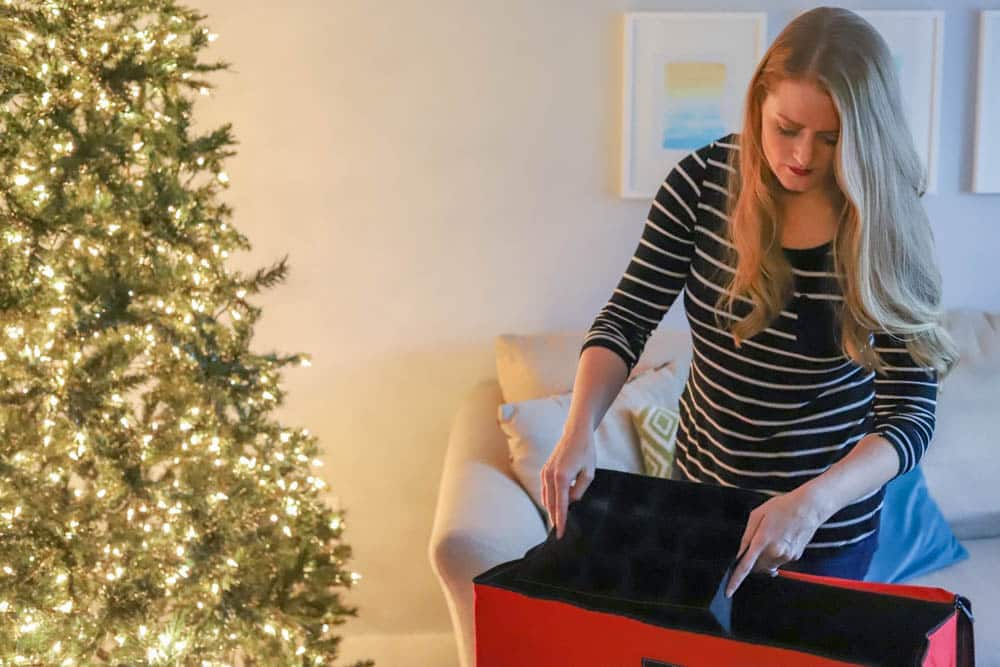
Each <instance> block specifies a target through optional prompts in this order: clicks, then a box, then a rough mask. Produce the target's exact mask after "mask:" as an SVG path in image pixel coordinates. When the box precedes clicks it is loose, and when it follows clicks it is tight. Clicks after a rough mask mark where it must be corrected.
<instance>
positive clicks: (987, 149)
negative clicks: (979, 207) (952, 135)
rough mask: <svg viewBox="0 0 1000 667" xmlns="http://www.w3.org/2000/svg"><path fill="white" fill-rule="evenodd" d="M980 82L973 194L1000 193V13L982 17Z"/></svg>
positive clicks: (980, 25) (977, 103)
mask: <svg viewBox="0 0 1000 667" xmlns="http://www.w3.org/2000/svg"><path fill="white" fill-rule="evenodd" d="M978 78H979V81H978V92H977V93H976V143H975V149H974V151H973V159H972V191H973V192H982V193H986V192H997V193H1000V159H998V158H997V152H1000V128H998V127H997V123H996V119H997V118H1000V11H995V10H994V11H983V12H980V13H979V77H978ZM987 119H993V122H992V123H990V122H987Z"/></svg>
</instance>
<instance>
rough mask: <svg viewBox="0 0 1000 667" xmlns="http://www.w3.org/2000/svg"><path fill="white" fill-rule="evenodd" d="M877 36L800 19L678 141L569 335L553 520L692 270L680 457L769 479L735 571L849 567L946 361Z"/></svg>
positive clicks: (730, 479) (927, 421)
mask: <svg viewBox="0 0 1000 667" xmlns="http://www.w3.org/2000/svg"><path fill="white" fill-rule="evenodd" d="M893 68H894V66H893V62H892V58H891V56H890V52H889V49H888V47H887V46H886V44H885V42H884V41H883V39H882V38H881V36H880V35H879V34H878V32H877V31H876V30H875V29H874V28H873V27H872V26H871V25H870V24H869V23H868V22H866V21H865V20H864V19H862V18H861V17H859V16H858V15H857V14H854V13H853V12H851V11H848V10H846V9H841V8H831V7H820V8H816V9H813V10H811V11H808V12H806V13H803V14H801V15H799V16H798V17H797V18H795V19H794V20H793V21H792V22H791V23H790V24H789V25H788V26H787V27H786V28H785V29H784V30H783V31H782V32H781V34H780V35H778V37H777V38H776V39H775V41H774V43H773V44H772V45H771V47H770V48H769V49H768V50H767V53H765V54H764V57H763V59H762V60H761V62H760V63H759V65H758V67H757V69H756V71H755V73H754V76H753V78H752V80H751V82H750V86H749V88H748V90H747V94H746V98H745V105H744V118H743V128H744V130H743V132H741V133H733V134H729V135H727V136H725V137H720V138H719V139H718V140H716V141H713V142H712V143H711V144H708V145H706V146H703V147H702V148H699V149H697V150H695V151H693V152H692V153H690V154H688V155H687V156H685V157H684V158H683V159H682V160H680V162H679V163H678V164H677V165H676V166H675V167H674V168H673V169H672V170H671V171H670V173H669V174H668V176H667V178H666V180H665V182H664V183H663V184H662V185H661V186H660V188H659V191H658V193H657V195H656V199H655V201H654V202H653V204H652V206H651V208H650V211H649V217H648V219H647V222H646V225H645V227H644V229H643V232H642V238H641V239H640V241H639V245H638V247H637V248H636V251H635V253H634V255H633V257H632V258H631V260H630V262H629V264H628V267H627V269H626V271H625V274H624V276H622V278H621V280H620V281H619V283H618V287H617V289H615V290H614V292H613V293H612V295H611V298H610V299H609V301H608V302H607V304H606V305H605V306H604V308H602V309H601V311H600V313H599V314H598V315H597V317H596V318H595V320H594V322H593V324H592V326H591V327H590V329H589V331H588V333H587V336H586V337H585V339H584V343H583V346H582V348H581V354H580V362H579V367H578V370H577V375H576V380H575V384H574V390H573V398H572V404H571V406H570V411H569V415H568V417H567V421H566V424H565V427H564V431H563V436H562V438H561V439H560V442H559V443H558V445H557V446H556V449H555V451H554V452H553V454H552V456H551V457H550V459H549V460H548V462H547V463H546V465H545V466H544V468H543V469H542V474H541V476H542V497H543V503H544V505H545V508H546V511H547V512H548V516H549V519H550V521H551V522H552V524H553V526H554V528H555V529H556V534H557V537H561V536H562V531H563V528H564V524H565V516H566V510H567V506H568V504H569V502H571V501H573V500H578V499H579V498H581V497H582V496H583V494H584V493H585V492H586V490H587V487H588V485H589V484H590V482H591V480H592V479H593V475H594V468H595V465H596V455H595V451H594V445H593V440H592V434H593V431H594V430H595V429H596V428H597V425H598V424H599V423H600V420H601V418H602V417H603V416H604V414H605V412H606V411H607V409H608V407H609V406H610V404H611V402H612V400H613V399H614V397H615V396H616V395H617V394H618V392H619V391H620V389H621V387H622V385H623V384H624V382H625V380H626V378H627V377H628V375H629V373H630V372H631V371H632V369H633V368H634V366H635V363H636V361H637V360H638V358H639V356H640V354H641V353H642V350H643V347H644V345H645V342H646V340H647V338H648V337H649V335H650V334H651V333H652V331H653V330H654V329H655V327H656V326H657V325H658V324H659V322H660V321H661V320H662V318H663V316H664V315H665V314H666V312H667V310H668V309H669V307H670V306H671V304H672V303H673V302H674V300H675V298H676V297H677V295H678V294H679V293H680V292H681V290H682V289H684V293H685V297H684V301H683V303H684V307H685V311H686V314H687V318H688V322H689V323H690V325H691V336H692V342H693V356H692V361H691V368H690V372H689V375H688V378H687V382H686V384H685V386H684V391H683V394H682V396H681V401H680V414H681V423H680V427H679V428H678V433H677V441H676V452H675V461H674V477H675V478H678V479H686V480H689V481H696V482H703V483H710V484H722V485H726V486H738V487H742V488H751V489H754V490H757V491H760V492H763V493H765V494H768V495H770V496H771V498H770V499H769V500H767V501H766V502H764V503H763V504H761V505H760V506H759V507H758V508H756V509H755V510H754V511H753V513H751V514H750V517H749V521H748V523H747V526H746V529H745V531H744V534H743V539H742V542H741V544H740V548H739V551H738V554H737V556H738V562H737V565H736V567H735V568H734V571H733V575H732V577H731V578H730V583H729V586H728V588H727V591H726V593H727V595H730V596H731V595H732V594H733V592H734V591H735V590H736V589H737V588H738V587H739V585H740V583H741V582H742V581H743V579H744V578H745V577H746V576H747V574H748V573H749V572H751V571H759V572H770V573H771V574H772V576H773V575H774V574H777V568H779V567H785V568H786V569H795V570H799V571H804V572H809V573H813V574H823V575H828V576H839V577H846V578H853V579H862V578H863V577H864V575H865V574H866V572H867V570H868V565H869V563H870V561H871V557H872V554H873V553H874V551H875V547H876V546H877V544H878V525H879V516H880V514H879V512H880V509H881V506H882V498H883V496H884V493H885V488H884V487H885V484H886V483H887V482H889V481H891V480H892V479H895V478H896V477H898V476H900V475H902V474H904V473H906V472H909V471H910V470H912V469H913V467H914V466H915V465H916V464H917V463H918V462H919V460H920V458H921V456H922V455H923V453H924V451H925V449H926V447H927V445H928V443H929V442H930V439H931V435H932V433H933V430H934V421H935V418H934V410H935V402H936V397H937V385H938V377H939V375H940V376H941V377H944V375H946V374H947V373H948V371H949V370H950V369H951V367H952V366H953V365H954V363H955V361H956V359H957V349H956V347H955V344H954V342H953V341H952V340H951V339H950V337H949V336H948V334H947V333H946V332H945V330H944V329H943V328H942V326H941V315H942V311H941V305H940V300H941V277H940V273H939V271H938V269H937V266H936V263H935V258H934V242H933V235H932V232H931V229H930V225H929V223H928V220H927V216H926V214H925V213H924V210H923V208H922V206H921V202H920V197H921V196H923V194H924V190H925V185H924V183H925V178H924V174H923V170H922V167H921V164H920V161H919V158H918V156H917V153H916V151H915V149H914V147H913V143H912V139H911V136H910V133H909V130H908V128H907V126H906V123H905V121H904V116H903V112H902V107H901V102H900V90H899V84H898V82H897V80H896V76H895V72H894V69H893Z"/></svg>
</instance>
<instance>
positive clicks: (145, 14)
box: [0, 0, 373, 666]
mask: <svg viewBox="0 0 1000 667" xmlns="http://www.w3.org/2000/svg"><path fill="white" fill-rule="evenodd" d="M205 18H206V17H205V16H203V15H200V14H198V13H196V12H195V11H193V10H191V9H189V8H185V7H183V6H180V5H178V4H176V3H174V2H170V1H168V0H66V1H61V2H55V1H46V0H26V1H23V2H22V1H19V0H5V1H4V2H3V4H0V127H2V136H0V179H2V188H3V204H2V210H0V233H2V236H0V656H2V657H0V663H2V664H4V665H7V664H11V665H99V664H108V665H135V664H148V665H199V666H202V665H203V666H207V665H223V664H233V663H234V661H235V662H236V663H237V664H239V663H242V664H255V665H256V664H260V665H316V664H324V665H329V664H333V659H334V658H335V657H336V654H337V647H338V644H339V638H338V637H336V636H334V635H333V634H332V630H333V629H334V627H335V626H336V625H339V624H342V623H344V622H345V621H346V619H345V617H346V616H349V615H350V616H356V615H357V609H356V608H352V607H346V606H343V605H342V604H341V601H340V598H339V595H338V591H337V589H338V588H340V587H343V588H350V587H351V586H352V585H353V584H354V583H355V582H356V581H357V580H358V579H359V578H360V576H359V575H358V574H357V573H355V572H351V571H349V570H347V569H346V562H347V560H348V559H349V558H350V556H351V550H350V547H349V546H347V545H346V544H343V543H342V542H341V541H340V538H341V535H342V531H343V530H344V513H343V512H334V511H333V510H331V509H330V508H329V507H328V506H327V505H326V504H325V503H323V502H322V501H321V499H320V496H319V494H320V493H321V492H322V490H323V489H324V487H325V486H326V485H325V484H324V483H323V481H322V480H321V479H320V478H319V477H317V476H316V475H315V474H314V473H313V472H312V470H311V469H312V468H314V467H316V466H319V465H320V462H319V460H318V459H317V456H318V454H319V450H318V445H317V442H316V438H315V436H312V435H310V433H309V431H308V430H307V429H296V428H289V427H285V426H282V425H281V424H280V423H278V422H277V421H276V420H275V419H274V417H273V415H272V414H271V413H272V412H273V411H274V410H275V408H276V407H277V406H280V405H281V404H282V402H283V398H284V393H283V391H282V390H281V387H280V384H281V369H282V368H284V367H286V366H288V365H290V364H298V365H308V357H307V356H306V355H298V354H297V355H279V354H276V353H272V354H257V353H254V352H251V351H250V349H249V344H250V340H251V337H252V333H253V327H254V323H255V321H256V320H257V319H258V317H259V315H260V308H259V307H256V306H254V305H253V304H252V303H251V302H250V301H249V299H250V298H251V297H252V296H253V295H254V294H258V293H260V291H261V290H262V289H265V288H269V287H272V286H273V285H275V284H277V283H279V282H281V281H282V280H284V279H285V277H286V276H287V271H288V266H287V257H286V258H284V259H282V260H280V261H279V262H276V263H275V264H274V265H272V266H271V267H269V268H266V269H261V270H259V271H257V272H256V273H255V274H254V275H242V274H240V273H238V272H235V271H231V270H227V268H226V266H225V260H226V258H227V257H228V256H229V254H230V251H232V250H234V249H239V250H249V249H250V247H251V246H250V244H249V242H248V240H247V239H246V237H245V236H243V235H242V234H241V233H239V232H238V231H237V229H236V228H235V227H233V226H232V225H231V224H229V223H228V222H226V221H227V220H228V219H230V218H231V217H232V210H231V209H230V208H229V207H227V206H226V205H225V204H224V203H223V202H221V201H220V195H221V194H222V193H223V192H224V191H225V189H226V188H227V187H228V185H227V183H228V177H227V176H226V172H225V171H224V164H223V163H224V160H225V159H226V158H227V157H229V156H231V155H233V154H234V153H233V152H232V150H231V147H232V146H233V145H235V143H236V142H235V141H234V139H233V137H232V134H231V126H230V125H225V126H223V127H221V128H218V129H215V130H214V131H211V132H209V133H205V134H202V135H198V136H195V135H194V134H193V131H192V129H191V127H190V122H191V114H192V110H193V105H194V101H195V100H196V99H198V96H199V95H203V94H207V93H208V92H209V91H210V89H211V88H212V87H213V86H212V85H211V84H210V82H209V81H208V80H206V77H207V76H208V75H209V74H210V73H211V72H214V71H218V70H222V69H226V68H228V67H229V64H227V63H224V62H214V63H204V62H200V61H199V60H198V55H199V51H201V50H202V49H204V48H205V47H206V46H207V45H208V43H209V42H210V41H211V40H213V39H214V37H215V35H213V34H211V33H210V32H209V31H208V29H207V28H206V27H205V26H204V25H203V21H204V19H205ZM357 664H358V665H372V664H373V663H372V662H371V661H366V662H364V663H357Z"/></svg>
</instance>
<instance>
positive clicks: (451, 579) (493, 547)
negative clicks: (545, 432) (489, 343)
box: [428, 380, 548, 667]
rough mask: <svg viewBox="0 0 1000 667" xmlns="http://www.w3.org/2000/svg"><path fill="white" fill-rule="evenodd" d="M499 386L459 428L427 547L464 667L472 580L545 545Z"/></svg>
mask: <svg viewBox="0 0 1000 667" xmlns="http://www.w3.org/2000/svg"><path fill="white" fill-rule="evenodd" d="M501 402H502V398H501V393H500V385H499V384H498V383H497V382H496V381H495V380H489V381H486V382H482V383H480V384H478V385H476V386H475V387H474V388H473V389H472V390H471V391H470V392H469V393H468V394H467V395H466V396H465V397H464V398H463V400H462V402H461V405H460V407H459V410H458V413H457V414H456V416H455V419H454V421H453V423H452V427H451V431H450V434H449V438H448V449H447V452H446V454H445V460H444V467H443V471H442V474H441V484H440V487H439V490H438V502H437V508H436V511H435V515H434V525H433V527H432V529H431V539H430V544H429V545H428V556H429V558H430V562H431V567H432V569H433V570H434V573H435V574H436V575H437V577H438V579H439V580H440V582H441V588H442V589H443V591H444V594H445V598H446V601H447V603H448V610H449V613H450V614H451V619H452V626H453V628H454V631H455V637H456V641H457V643H458V652H459V659H460V662H461V665H462V667H473V665H474V664H475V656H474V632H473V631H474V625H473V621H474V614H473V602H474V599H473V586H472V579H473V578H474V577H475V576H477V575H479V574H481V573H482V572H485V571H486V570H488V569H490V568H491V567H493V566H495V565H498V564H500V563H504V562H506V561H509V560H515V559H517V558H521V557H522V556H523V555H524V553H525V552H526V551H527V550H528V549H530V548H531V547H533V546H535V545H536V544H538V543H539V542H542V541H544V540H545V538H546V535H547V534H548V533H547V530H546V526H545V523H544V521H543V519H542V513H541V510H540V509H539V508H538V507H537V506H536V505H535V503H534V502H533V501H532V500H531V498H530V497H529V496H528V494H527V493H526V492H525V491H524V489H523V488H522V487H521V485H520V484H519V483H518V482H517V480H516V479H515V478H514V476H513V475H512V473H511V472H510V464H509V459H508V449H507V439H506V436H504V433H503V431H501V430H500V427H499V426H498V425H497V421H496V411H497V406H498V405H499V404H500V403H501Z"/></svg>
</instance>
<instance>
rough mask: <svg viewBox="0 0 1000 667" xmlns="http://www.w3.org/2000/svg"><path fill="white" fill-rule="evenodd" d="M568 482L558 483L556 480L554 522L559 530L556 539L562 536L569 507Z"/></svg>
mask: <svg viewBox="0 0 1000 667" xmlns="http://www.w3.org/2000/svg"><path fill="white" fill-rule="evenodd" d="M569 485H570V482H569V481H566V482H560V481H559V480H556V522H557V523H558V524H559V528H558V529H557V530H556V539H559V538H561V537H562V536H563V532H564V531H565V528H566V526H565V523H566V509H567V507H568V506H569V489H570V486H569Z"/></svg>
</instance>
